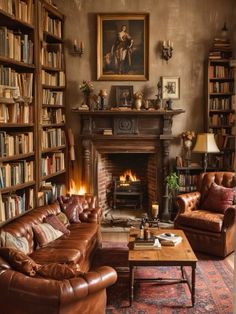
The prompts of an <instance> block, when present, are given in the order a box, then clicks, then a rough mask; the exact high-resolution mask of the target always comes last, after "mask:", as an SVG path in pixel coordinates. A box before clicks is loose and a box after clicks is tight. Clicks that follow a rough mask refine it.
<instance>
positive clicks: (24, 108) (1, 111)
mask: <svg viewBox="0 0 236 314" xmlns="http://www.w3.org/2000/svg"><path fill="white" fill-rule="evenodd" d="M0 122H1V123H19V124H21V123H26V124H28V123H32V122H33V106H32V105H31V104H25V103H14V104H1V103H0Z"/></svg>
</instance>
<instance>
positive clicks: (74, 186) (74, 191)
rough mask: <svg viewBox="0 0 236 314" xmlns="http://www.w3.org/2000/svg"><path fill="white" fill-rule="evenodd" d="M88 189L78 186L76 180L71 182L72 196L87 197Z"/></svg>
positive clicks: (70, 192)
mask: <svg viewBox="0 0 236 314" xmlns="http://www.w3.org/2000/svg"><path fill="white" fill-rule="evenodd" d="M85 193H86V189H85V187H84V186H78V185H77V184H76V183H75V181H74V180H71V182H70V191H69V194H70V195H73V194H74V195H85Z"/></svg>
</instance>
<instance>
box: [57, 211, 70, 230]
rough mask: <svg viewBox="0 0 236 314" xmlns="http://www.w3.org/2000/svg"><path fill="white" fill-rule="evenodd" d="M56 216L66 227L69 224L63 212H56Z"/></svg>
mask: <svg viewBox="0 0 236 314" xmlns="http://www.w3.org/2000/svg"><path fill="white" fill-rule="evenodd" d="M57 218H58V219H59V220H60V221H61V222H62V223H63V225H64V226H65V227H68V226H69V225H70V222H69V220H68V218H67V217H66V215H65V214H64V213H62V212H61V213H60V214H58V215H57Z"/></svg>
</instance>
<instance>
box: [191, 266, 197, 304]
mask: <svg viewBox="0 0 236 314" xmlns="http://www.w3.org/2000/svg"><path fill="white" fill-rule="evenodd" d="M195 270H196V265H193V266H192V306H194V304H195Z"/></svg>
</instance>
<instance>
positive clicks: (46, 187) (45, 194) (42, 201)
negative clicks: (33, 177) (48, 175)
mask: <svg viewBox="0 0 236 314" xmlns="http://www.w3.org/2000/svg"><path fill="white" fill-rule="evenodd" d="M60 195H66V186H65V184H56V183H52V182H45V181H44V182H43V183H42V187H41V190H40V191H39V192H38V204H39V206H43V205H48V204H51V203H53V202H55V201H56V199H57V197H58V196H60Z"/></svg>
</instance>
